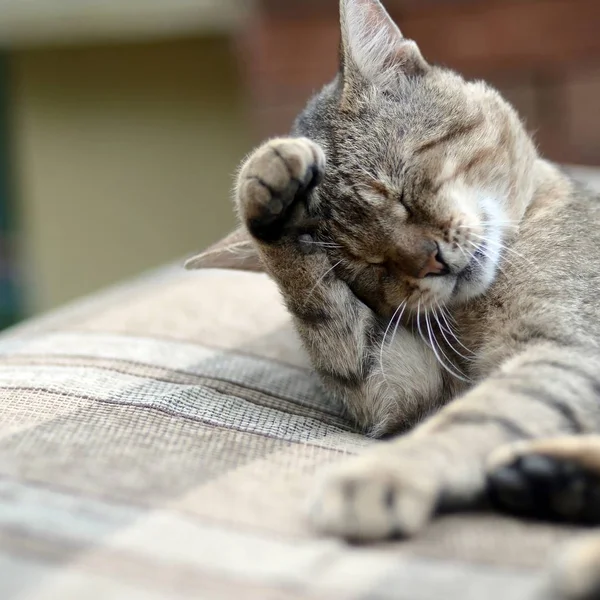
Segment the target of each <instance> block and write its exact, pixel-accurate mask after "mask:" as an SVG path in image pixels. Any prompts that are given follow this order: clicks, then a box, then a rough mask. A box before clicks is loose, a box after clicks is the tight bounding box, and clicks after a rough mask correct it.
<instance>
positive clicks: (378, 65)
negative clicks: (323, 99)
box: [340, 0, 430, 87]
mask: <svg viewBox="0 0 600 600" xmlns="http://www.w3.org/2000/svg"><path fill="white" fill-rule="evenodd" d="M340 25H341V50H340V54H341V56H340V60H341V70H342V73H343V77H344V80H345V82H346V83H349V82H351V81H352V79H355V78H356V77H358V78H360V79H362V80H365V81H367V82H369V83H371V84H374V85H378V86H382V87H385V86H387V85H394V84H395V83H397V81H398V79H399V78H401V77H403V76H411V75H413V76H414V75H420V74H424V73H425V72H427V70H428V69H429V68H430V67H429V65H428V63H427V61H426V60H425V59H424V58H423V56H422V55H421V52H420V50H419V48H418V46H417V45H416V44H415V42H413V41H412V40H408V39H406V38H405V37H404V36H403V35H402V32H401V31H400V29H398V26H397V25H396V24H395V23H394V21H393V20H392V18H391V17H390V16H389V14H388V13H387V11H386V10H385V8H384V7H383V5H382V4H381V2H380V1H379V0H340Z"/></svg>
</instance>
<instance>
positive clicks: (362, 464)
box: [311, 343, 600, 539]
mask: <svg viewBox="0 0 600 600" xmlns="http://www.w3.org/2000/svg"><path fill="white" fill-rule="evenodd" d="M599 367H600V357H597V356H595V355H594V351H593V349H592V350H590V349H586V348H581V349H576V348H574V347H573V346H571V347H569V348H563V347H561V346H558V345H555V344H553V343H541V344H536V345H535V346H532V347H530V348H528V349H526V350H524V351H523V352H522V353H520V354H519V355H518V356H516V357H514V358H513V359H511V360H509V361H508V362H507V363H506V364H504V365H503V367H502V368H501V369H499V370H498V372H497V373H495V374H494V375H492V376H490V377H488V378H487V379H485V380H484V381H483V382H482V383H480V384H479V385H478V386H476V387H475V388H473V389H472V390H471V391H470V392H468V393H467V394H465V395H464V396H463V397H462V398H460V399H458V400H455V401H454V402H452V403H450V404H449V405H447V406H446V407H444V408H443V409H442V410H440V411H439V413H437V414H436V415H434V416H433V417H432V418H430V419H429V420H428V421H426V422H424V423H423V424H422V425H420V426H419V427H417V428H416V429H415V430H414V431H413V432H412V433H410V434H408V435H407V436H404V437H403V438H398V439H395V440H393V441H391V442H389V443H383V444H380V445H378V446H377V447H375V448H373V449H371V450H369V451H367V452H365V453H364V454H363V455H361V456H358V457H356V458H354V459H350V460H348V461H347V462H345V463H342V464H340V465H339V466H337V467H336V468H335V469H334V470H332V472H331V473H330V474H329V475H328V476H327V477H325V478H324V480H323V483H322V485H321V486H320V488H319V491H318V493H317V495H316V499H315V501H314V502H313V505H312V511H311V515H312V520H313V523H314V524H315V525H316V527H317V528H318V529H319V530H321V531H323V532H326V533H331V534H336V535H340V536H343V537H347V538H357V539H378V538H383V537H389V536H392V535H394V534H399V535H410V534H414V533H416V532H417V531H418V530H419V529H421V528H422V527H423V525H425V523H426V522H427V521H428V520H429V519H430V517H431V516H432V515H433V513H434V512H435V510H436V508H438V507H440V506H464V505H465V504H469V503H472V502H473V501H475V500H477V499H479V498H481V497H482V496H483V495H484V494H485V492H486V483H487V479H486V460H487V459H488V457H489V456H490V455H491V453H492V452H493V451H495V450H497V449H498V448H499V447H501V446H503V445H506V444H507V443H510V442H513V441H519V440H534V439H541V438H548V437H554V436H560V435H563V434H566V433H578V434H585V433H590V432H596V431H600V406H599V402H598V391H597V390H598V387H599V386H598V384H599V383H600V368H599Z"/></svg>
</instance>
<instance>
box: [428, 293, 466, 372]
mask: <svg viewBox="0 0 600 600" xmlns="http://www.w3.org/2000/svg"><path fill="white" fill-rule="evenodd" d="M437 307H438V309H439V308H440V306H439V304H438V305H437ZM433 317H434V319H435V320H436V323H437V325H438V327H439V330H440V332H441V334H442V337H443V338H444V340H445V341H446V344H448V347H449V348H450V349H451V350H452V351H453V352H454V353H455V354H457V355H458V356H460V357H461V358H463V359H464V360H466V361H468V362H472V361H473V358H472V357H470V356H465V355H464V354H462V353H461V352H459V351H458V350H457V349H456V348H455V347H454V345H453V344H452V343H451V342H450V340H449V339H448V338H447V337H446V333H445V331H444V326H443V325H442V323H441V322H440V318H439V316H438V313H437V311H436V310H435V309H433ZM451 335H452V336H453V337H454V339H456V340H457V341H458V339H457V338H456V336H455V335H454V333H451Z"/></svg>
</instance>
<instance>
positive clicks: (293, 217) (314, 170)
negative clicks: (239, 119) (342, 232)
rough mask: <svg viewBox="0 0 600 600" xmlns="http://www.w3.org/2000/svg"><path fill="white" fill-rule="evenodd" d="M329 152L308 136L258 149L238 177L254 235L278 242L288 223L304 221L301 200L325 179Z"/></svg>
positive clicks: (272, 142) (240, 201) (244, 211)
mask: <svg viewBox="0 0 600 600" xmlns="http://www.w3.org/2000/svg"><path fill="white" fill-rule="evenodd" d="M324 171H325V154H324V152H323V150H322V149H321V147H320V146H318V145H317V144H315V143H314V142H312V141H311V140H309V139H307V138H276V139H273V140H269V141H268V142H266V143H265V144H263V145H262V146H260V147H259V148H258V149H257V150H255V151H254V152H253V153H252V154H251V155H250V157H249V158H248V160H247V161H246V162H245V164H244V166H243V167H242V170H241V171H240V175H239V178H238V185H237V202H238V208H239V211H240V214H241V216H242V218H243V219H244V221H245V223H246V226H247V227H248V230H249V231H250V233H251V234H252V235H254V237H256V238H258V239H259V240H261V241H264V242H272V241H276V240H278V239H280V238H281V236H282V235H284V233H285V231H286V228H287V226H289V225H290V224H292V223H293V222H296V221H298V220H300V219H301V218H302V217H303V216H304V215H303V211H304V209H305V207H304V206H303V202H299V201H301V200H303V199H306V198H307V197H308V193H309V192H310V191H311V190H312V188H314V187H315V186H316V185H318V183H319V182H320V181H321V179H322V177H323V174H324Z"/></svg>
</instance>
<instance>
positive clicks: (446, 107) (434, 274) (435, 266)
mask: <svg viewBox="0 0 600 600" xmlns="http://www.w3.org/2000/svg"><path fill="white" fill-rule="evenodd" d="M340 19H341V51H340V71H339V73H338V75H337V77H336V78H335V80H334V81H333V82H332V83H330V84H329V85H327V86H326V87H325V88H324V89H323V90H322V91H321V92H320V93H318V94H317V95H316V96H315V97H314V98H313V99H312V100H311V101H310V102H309V104H308V105H307V107H306V108H305V110H304V111H303V112H302V113H301V114H300V116H299V117H298V119H297V121H296V124H295V127H294V133H295V134H297V135H303V136H306V137H308V138H311V139H313V140H314V141H316V142H318V143H319V144H320V145H321V146H322V147H323V149H324V150H325V153H326V156H327V170H326V175H325V178H324V181H323V182H322V184H321V185H320V186H319V187H318V188H317V189H316V190H315V191H314V197H313V198H312V199H311V203H310V206H311V212H313V213H314V216H315V217H317V219H316V220H317V222H319V223H320V225H319V227H320V231H319V233H318V234H317V235H318V236H320V237H321V238H322V239H323V240H324V241H329V242H334V244H335V245H336V246H339V247H332V246H333V245H334V244H329V245H328V246H327V251H328V253H330V255H331V256H330V258H331V260H332V262H333V264H336V267H335V269H336V272H337V273H338V275H339V276H340V277H341V278H343V279H345V280H346V281H347V282H348V283H349V285H350V286H351V287H352V289H353V290H354V291H355V293H356V294H357V295H358V296H359V297H360V298H362V299H363V300H365V302H367V303H368V304H369V305H370V306H371V307H373V308H374V309H375V310H376V311H377V312H379V313H380V314H383V315H388V316H389V315H390V314H391V313H393V311H395V309H396V308H397V307H398V306H400V305H403V303H404V302H405V301H406V304H407V305H408V306H409V307H410V308H413V309H417V308H418V307H420V308H421V309H422V310H428V309H431V308H435V307H436V305H438V304H439V305H445V304H453V303H461V302H464V301H466V300H468V299H469V298H473V297H475V296H478V295H480V294H482V293H483V292H485V291H486V290H487V289H488V287H489V286H490V285H491V283H492V282H493V281H494V279H495V276H496V272H497V266H498V262H499V260H500V255H501V249H502V246H503V244H504V242H505V239H506V236H507V234H508V232H510V231H511V229H512V227H514V225H515V224H516V223H518V222H519V221H520V219H521V218H522V216H523V213H524V211H525V209H526V207H527V204H528V202H529V201H530V198H531V194H532V184H531V183H530V181H531V179H532V178H531V176H530V173H531V171H532V167H533V163H534V161H535V159H536V152H535V149H534V147H533V144H532V142H531V140H530V138H529V136H528V135H527V133H526V132H525V130H524V128H523V127H522V125H521V123H520V121H519V119H518V117H517V115H516V114H515V112H514V110H513V109H512V108H511V107H510V106H509V105H508V104H507V103H506V102H505V101H504V100H503V99H502V98H501V96H500V95H499V94H498V93H497V92H496V91H494V90H493V89H491V88H490V87H488V86H487V85H486V84H484V83H482V82H467V81H465V80H464V79H462V78H461V77H460V76H458V75H457V74H455V73H454V72H452V71H449V70H447V69H443V68H439V67H435V66H431V65H429V64H428V63H427V62H426V61H425V59H424V58H423V56H422V55H421V53H420V51H419V48H418V47H417V45H416V44H415V43H414V42H413V41H410V40H407V39H406V38H404V37H403V35H402V34H401V32H400V30H399V29H398V27H397V26H396V25H395V24H394V22H393V21H392V19H391V18H390V17H389V15H388V14H387V12H386V11H385V9H384V7H383V6H382V4H381V3H380V2H379V0H341V10H340ZM440 35H443V32H441V33H440Z"/></svg>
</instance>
